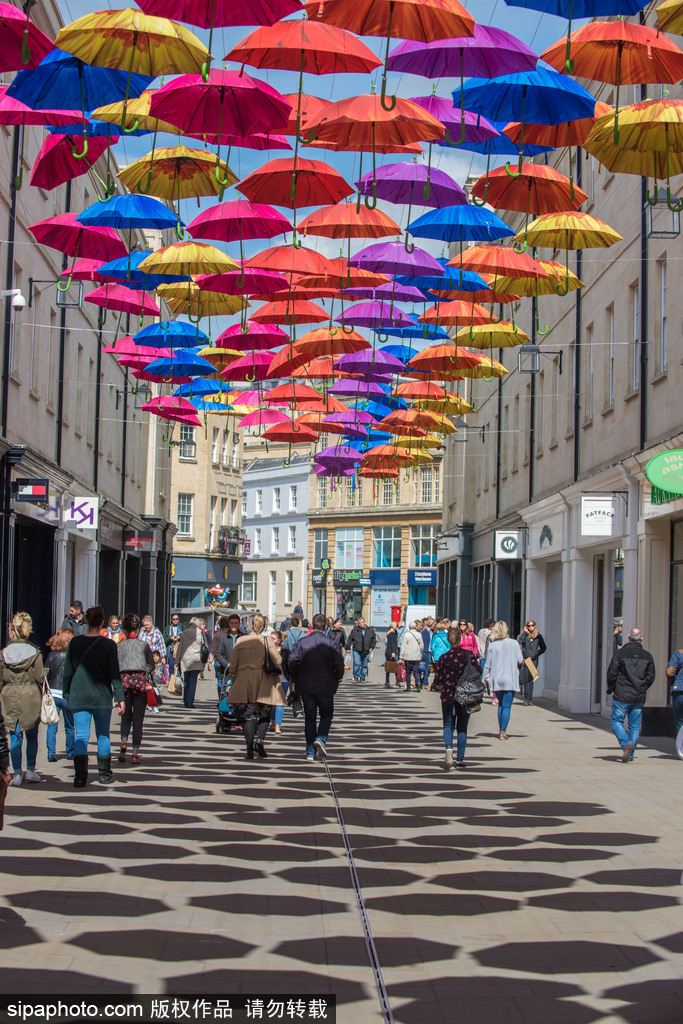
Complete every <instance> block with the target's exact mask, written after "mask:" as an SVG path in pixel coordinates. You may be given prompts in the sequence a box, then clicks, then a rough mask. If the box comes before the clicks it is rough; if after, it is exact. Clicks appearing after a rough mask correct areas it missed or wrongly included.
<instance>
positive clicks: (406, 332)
mask: <svg viewBox="0 0 683 1024" xmlns="http://www.w3.org/2000/svg"><path fill="white" fill-rule="evenodd" d="M408 316H409V317H410V319H411V320H412V321H414V324H415V326H414V327H391V326H389V327H384V328H383V329H382V334H388V335H390V337H392V338H407V339H410V338H427V337H429V338H430V339H431V338H442V339H445V340H446V341H450V340H451V338H450V335H449V334H448V333H447V332H446V331H444V329H443V327H437V329H436V332H435V333H432V332H431V330H430V331H427V325H426V324H421V323H419V322H418V320H417V317H415V316H413V314H412V313H409V314H408ZM382 351H384V349H383V350H382Z"/></svg>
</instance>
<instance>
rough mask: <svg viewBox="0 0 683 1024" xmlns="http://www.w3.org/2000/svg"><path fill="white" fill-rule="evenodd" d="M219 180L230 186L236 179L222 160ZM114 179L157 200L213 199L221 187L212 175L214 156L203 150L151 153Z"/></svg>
mask: <svg viewBox="0 0 683 1024" xmlns="http://www.w3.org/2000/svg"><path fill="white" fill-rule="evenodd" d="M218 173H219V175H220V178H221V180H227V181H228V183H229V184H230V185H234V184H235V182H236V181H237V180H238V179H237V176H236V175H235V174H234V173H233V172H232V171H231V170H230V168H229V167H228V165H227V164H226V163H225V162H224V161H223V160H219V161H218ZM118 177H119V180H120V181H121V182H123V184H124V185H125V186H126V188H127V189H128V191H129V192H143V193H144V194H145V195H153V196H158V197H159V199H176V200H178V199H181V198H182V199H186V198H187V197H188V196H215V195H218V193H219V192H221V191H222V190H223V189H224V188H225V186H224V185H222V184H221V183H220V182H219V181H218V178H217V175H216V157H215V156H214V154H213V153H208V152H207V151H206V150H204V149H188V148H187V146H171V147H168V148H166V147H164V148H162V149H153V150H152V152H151V153H148V154H147V155H146V156H143V157H141V158H140V159H139V160H135V161H134V162H133V163H132V164H128V166H127V167H122V168H120V170H119V172H118Z"/></svg>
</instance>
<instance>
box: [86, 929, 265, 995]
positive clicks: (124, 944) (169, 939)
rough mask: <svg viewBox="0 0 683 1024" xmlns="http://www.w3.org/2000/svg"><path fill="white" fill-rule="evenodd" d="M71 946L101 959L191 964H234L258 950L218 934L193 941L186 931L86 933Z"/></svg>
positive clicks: (194, 934)
mask: <svg viewBox="0 0 683 1024" xmlns="http://www.w3.org/2000/svg"><path fill="white" fill-rule="evenodd" d="M69 944H70V945H72V946H80V947H81V948H82V949H87V950H89V951H90V952H91V953H97V954H99V955H100V956H106V957H110V956H123V957H132V958H134V959H143V960H147V959H149V960H159V961H164V960H170V961H174V962H177V963H185V962H186V961H188V960H223V959H229V960H233V959H237V958H239V957H242V956H246V955H247V953H250V952H251V951H252V950H253V949H255V948H256V947H255V946H253V945H251V943H248V942H241V941H239V940H238V939H233V938H229V937H227V936H224V935H217V934H216V933H215V932H214V933H212V934H202V933H201V932H195V931H193V932H192V935H191V937H188V936H187V935H186V934H185V932H184V931H183V932H171V931H155V930H153V929H140V930H130V931H125V930H122V929H120V930H118V931H116V932H83V933H82V934H81V935H77V936H74V937H73V938H70V939H69ZM197 991H200V989H198V990H197Z"/></svg>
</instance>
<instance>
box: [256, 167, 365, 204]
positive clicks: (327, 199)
mask: <svg viewBox="0 0 683 1024" xmlns="http://www.w3.org/2000/svg"><path fill="white" fill-rule="evenodd" d="M240 192H242V193H243V194H244V195H245V196H246V197H247V199H249V200H250V202H252V203H261V202H263V201H264V200H267V201H268V202H269V203H274V204H275V206H285V207H287V208H288V209H290V210H293V209H295V208H300V207H302V206H319V205H322V204H324V203H338V202H340V201H341V200H342V199H346V197H347V196H350V195H351V193H352V192H353V189H352V188H351V186H350V185H349V184H348V183H347V182H346V181H345V180H344V178H342V176H341V174H339V172H338V171H335V169H334V167H330V165H329V164H326V163H324V162H323V161H322V160H307V159H305V158H303V157H300V156H299V157H296V158H295V159H291V158H290V157H285V158H284V159H279V160H270V161H268V163H266V164H264V165H263V166H262V167H259V169H258V170H257V171H253V172H252V173H251V174H248V175H247V177H246V178H243V179H242V181H241V182H240Z"/></svg>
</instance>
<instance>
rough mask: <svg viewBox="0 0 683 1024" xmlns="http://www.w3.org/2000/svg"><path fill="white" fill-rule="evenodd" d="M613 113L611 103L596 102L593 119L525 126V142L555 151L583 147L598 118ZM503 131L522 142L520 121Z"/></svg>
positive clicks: (517, 141) (507, 126)
mask: <svg viewBox="0 0 683 1024" xmlns="http://www.w3.org/2000/svg"><path fill="white" fill-rule="evenodd" d="M611 112H612V107H610V105H609V103H603V102H602V100H596V103H595V113H594V115H593V117H583V118H580V119H579V120H578V121H563V122H561V123H560V124H525V125H524V140H525V141H526V142H528V143H537V144H538V145H540V146H551V147H552V148H553V149H560V148H561V147H562V146H582V145H583V144H584V142H585V141H586V139H587V138H588V136H589V134H590V131H591V129H592V127H593V125H594V124H595V123H596V122H597V120H598V118H600V117H603V116H604V115H605V114H610V113H611ZM503 131H504V132H505V134H506V135H507V136H508V138H510V139H512V141H513V142H515V143H519V142H521V141H522V124H521V122H520V121H510V123H509V124H506V125H505V127H504V128H503Z"/></svg>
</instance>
